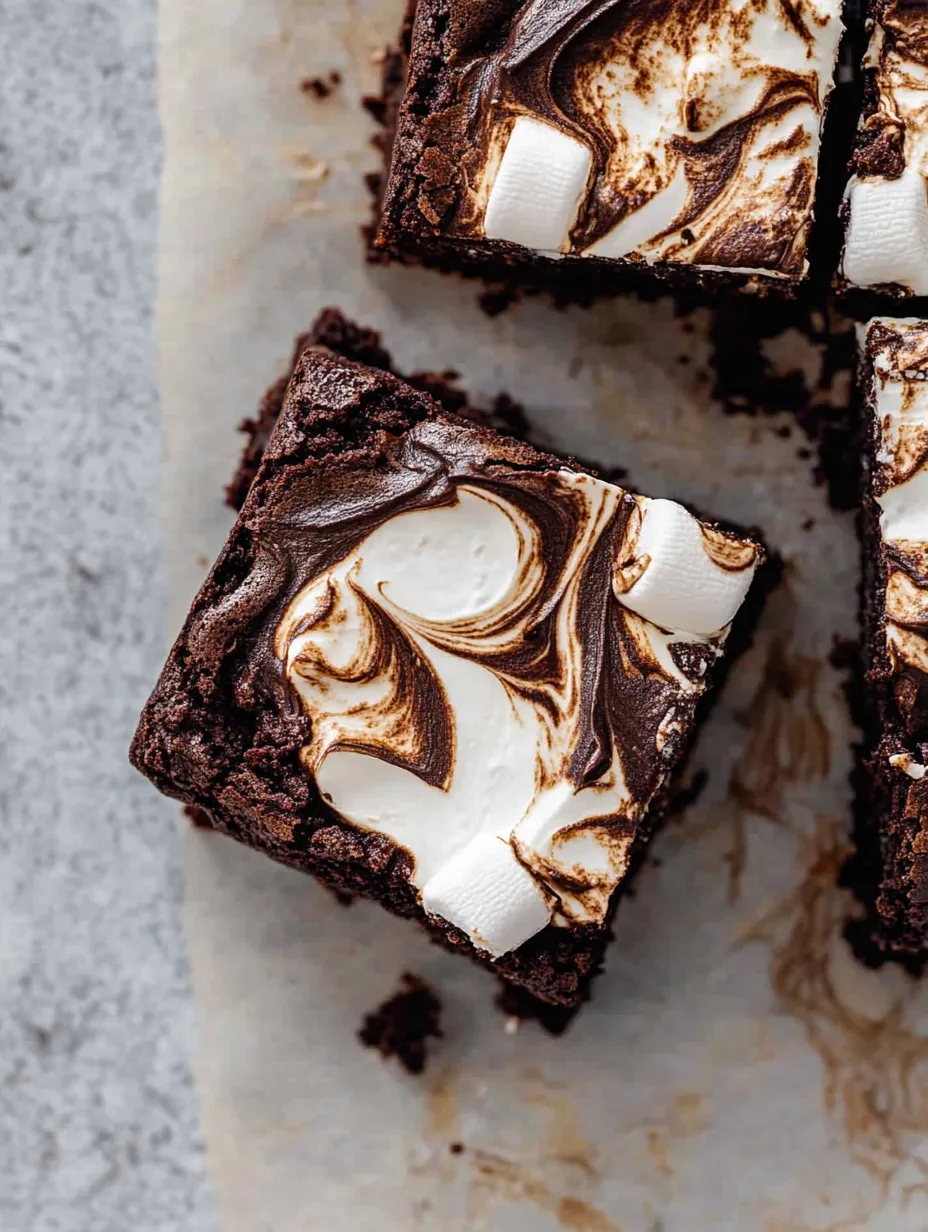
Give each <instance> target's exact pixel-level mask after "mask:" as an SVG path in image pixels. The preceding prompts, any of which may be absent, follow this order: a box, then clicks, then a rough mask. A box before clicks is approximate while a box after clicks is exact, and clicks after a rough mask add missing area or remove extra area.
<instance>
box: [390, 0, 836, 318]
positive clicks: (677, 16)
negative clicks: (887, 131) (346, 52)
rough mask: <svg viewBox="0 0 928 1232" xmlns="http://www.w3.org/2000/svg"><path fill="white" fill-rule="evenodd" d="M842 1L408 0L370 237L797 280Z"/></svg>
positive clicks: (536, 276)
mask: <svg viewBox="0 0 928 1232" xmlns="http://www.w3.org/2000/svg"><path fill="white" fill-rule="evenodd" d="M842 9H843V0H814V2H812V3H809V4H806V5H803V6H796V5H784V4H781V3H780V2H779V0H762V2H759V3H757V4H751V5H744V4H741V3H736V2H734V0H700V2H699V3H669V2H667V0H652V2H651V3H647V2H645V3H641V4H635V5H619V4H615V3H612V2H610V0H598V2H596V0H594V2H592V3H589V2H588V3H583V2H582V0H573V2H572V3H567V4H554V3H550V2H549V0H495V2H494V3H479V4H478V3H474V2H467V0H463V2H462V0H417V2H415V3H414V4H413V6H412V11H413V12H414V21H413V22H412V23H410V21H409V20H408V19H407V23H406V26H405V28H404V31H403V40H404V45H405V47H406V48H407V49H408V63H407V71H406V73H405V92H404V93H403V85H404V74H403V73H401V72H400V71H399V62H398V60H397V58H396V57H391V59H390V61H389V73H388V75H387V83H386V96H385V99H384V101H383V104H382V106H381V108H380V112H381V115H382V118H383V120H384V122H385V124H386V126H387V139H386V141H385V148H386V151H387V156H388V159H389V160H390V170H389V175H388V177H387V179H386V184H385V190H384V192H383V194H382V200H381V203H380V217H379V227H378V230H377V234H376V239H375V247H376V249H377V250H378V251H379V252H380V253H382V254H384V255H386V256H388V257H391V258H394V259H399V260H407V261H408V260H414V261H420V262H422V263H424V264H429V265H437V266H439V267H441V268H444V269H458V270H461V271H463V272H466V273H478V274H482V275H484V276H485V277H488V278H493V279H503V280H505V281H507V282H510V283H511V282H514V281H523V282H525V283H526V284H532V285H550V286H552V287H553V288H554V289H555V290H557V291H558V292H559V293H560V294H562V295H563V294H565V288H568V290H567V291H566V294H567V295H569V294H570V291H569V288H570V287H573V288H574V289H576V291H577V294H578V297H579V296H581V295H584V294H588V293H602V292H608V291H610V290H617V289H621V288H622V287H625V286H628V285H633V286H634V285H636V284H640V283H641V281H642V279H645V280H647V281H653V280H654V279H655V278H657V279H659V280H663V281H664V282H667V283H668V284H671V285H678V284H681V283H696V284H700V285H707V286H713V287H717V286H725V285H730V284H735V285H748V286H750V288H751V289H753V290H766V289H769V288H771V287H777V288H779V289H781V290H782V291H785V292H787V293H789V292H791V291H793V290H795V287H796V285H797V284H798V283H799V282H801V281H802V279H803V278H804V277H805V276H806V274H807V271H808V241H809V232H810V228H811V225H812V221H813V209H814V201H815V191H816V177H817V172H818V163H819V147H820V142H821V133H822V128H823V125H824V121H825V115H826V110H827V102H828V97H829V94H830V92H831V89H832V86H833V77H834V71H835V64H836V60H837V55H838V48H839V43H840V40H841V35H842V31H843V26H842V21H841V16H842ZM401 94H402V101H401V102H400V101H399V99H400V95H401Z"/></svg>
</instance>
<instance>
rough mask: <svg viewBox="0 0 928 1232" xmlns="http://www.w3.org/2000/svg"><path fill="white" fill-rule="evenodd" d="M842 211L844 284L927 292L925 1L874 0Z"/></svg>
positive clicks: (927, 8)
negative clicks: (860, 107) (857, 124)
mask: <svg viewBox="0 0 928 1232" xmlns="http://www.w3.org/2000/svg"><path fill="white" fill-rule="evenodd" d="M868 24H869V30H870V43H869V47H868V49H867V53H866V55H865V57H864V62H863V67H864V73H863V77H864V104H863V113H862V117H861V122H860V127H859V129H858V133H857V141H856V146H855V150H854V155H853V158H852V160H851V178H850V180H849V182H848V186H847V192H846V195H845V201H844V205H843V208H842V217H843V220H844V224H845V228H846V230H845V248H844V257H843V262H842V270H841V272H842V278H843V281H844V285H845V288H847V287H866V288H873V289H874V290H877V291H883V292H888V293H892V294H894V295H903V296H912V295H928V184H926V174H928V5H926V4H923V3H912V0H870V4H869V22H868Z"/></svg>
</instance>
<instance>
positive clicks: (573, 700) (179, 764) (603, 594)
mask: <svg viewBox="0 0 928 1232" xmlns="http://www.w3.org/2000/svg"><path fill="white" fill-rule="evenodd" d="M367 341H368V343H370V344H371V345H373V346H376V345H377V343H376V340H375V338H374V336H372V335H371V336H369V337H368V339H367ZM374 357H375V358H376V355H375V356H374ZM762 555H763V553H762V550H761V548H760V546H759V545H758V544H757V543H756V542H755V541H754V540H753V539H752V538H750V537H745V536H740V535H737V534H735V533H733V532H731V531H728V530H722V529H720V528H719V527H717V526H713V525H710V524H706V523H702V522H699V521H698V520H697V519H696V518H694V517H693V516H692V515H691V514H689V513H688V512H687V511H686V510H685V509H683V508H682V507H681V506H679V505H676V504H675V503H674V502H671V501H664V500H653V501H652V500H648V499H647V498H645V497H642V496H638V495H633V494H631V493H629V492H626V491H624V490H623V489H622V488H620V487H617V486H616V485H614V484H611V483H607V482H605V481H603V480H601V479H598V478H596V477H595V476H594V475H593V474H590V473H587V472H584V471H583V470H581V469H580V468H579V467H578V466H577V465H576V464H572V463H571V462H570V461H568V460H564V459H561V458H557V457H554V456H552V455H549V454H544V453H541V452H539V451H538V450H536V449H534V448H532V447H531V446H530V445H528V444H526V443H525V442H523V441H519V440H516V439H514V438H511V437H506V436H503V435H501V434H499V433H497V432H495V431H493V430H492V429H490V428H488V427H486V426H484V425H482V424H479V423H477V422H475V421H474V420H473V419H469V418H467V417H466V416H464V415H457V414H454V413H452V412H449V411H447V410H444V409H442V407H441V406H440V405H439V404H438V403H437V402H436V401H435V400H434V399H433V398H432V397H431V396H430V395H429V394H427V393H424V392H422V391H420V390H416V389H414V388H413V387H411V386H410V385H408V384H406V383H404V382H402V381H400V380H399V379H398V378H397V377H395V376H393V375H392V374H390V373H388V372H386V371H383V370H380V369H377V368H373V367H370V366H368V365H364V364H359V363H356V362H351V361H349V360H347V359H345V358H343V357H341V356H338V355H336V354H335V353H334V352H333V351H330V350H327V349H325V348H321V347H317V346H310V347H308V348H307V349H306V350H304V351H303V352H302V354H301V356H300V358H299V360H298V362H297V364H296V368H295V371H294V373H293V375H292V378H291V379H290V381H289V384H288V388H287V390H286V394H285V396H284V397H283V401H282V407H281V409H280V413H279V417H278V418H277V422H276V424H275V426H274V427H273V430H272V431H271V432H270V435H269V438H268V439H267V441H266V444H265V445H264V448H263V456H262V457H261V461H260V465H259V467H258V470H257V475H256V477H255V479H254V482H253V483H252V484H251V487H250V491H249V492H248V495H247V498H246V500H245V502H244V505H243V508H242V512H241V514H240V516H239V519H238V521H237V523H236V525H235V527H234V529H233V531H232V533H231V535H230V538H229V541H228V543H227V544H226V547H225V548H224V550H223V552H222V554H221V555H220V557H219V560H218V561H217V563H216V565H215V566H214V568H213V569H212V571H211V573H210V575H209V577H208V578H207V581H206V583H205V584H204V586H203V588H202V590H201V591H200V594H199V595H198V596H197V598H196V600H195V601H194V604H193V607H192V609H191V612H190V615H189V617H188V619H187V621H186V623H185V626H184V629H183V631H182V632H181V634H180V637H179V638H178V640H177V643H176V644H175V646H174V648H173V650H172V652H171V655H170V657H169V659H168V663H167V665H166V667H165V669H164V672H163V674H162V676H161V679H160V681H159V683H158V685H157V687H156V689H155V692H154V693H153V695H152V697H151V699H150V700H149V702H148V704H147V705H146V707H145V710H144V712H143V714H142V717H141V721H140V724H139V728H138V731H137V733H136V736H135V739H134V741H133V745H132V759H133V761H134V763H135V764H136V766H137V767H138V768H139V769H140V770H141V771H142V772H143V773H145V774H146V775H147V776H148V777H149V778H151V779H152V781H153V782H154V783H155V784H156V785H157V786H158V787H160V788H161V789H162V790H163V791H165V792H166V793H167V794H169V795H172V796H175V797H177V798H179V799H182V800H184V801H185V802H186V803H188V804H192V805H195V806H197V807H199V808H202V809H205V810H206V811H207V812H208V813H209V814H210V816H211V817H212V819H213V821H214V822H215V824H216V825H217V827H218V828H220V829H222V830H224V831H226V832H228V833H229V834H231V835H233V836H234V837H236V838H239V839H240V840H242V841H244V842H246V843H248V844H250V845H251V846H254V847H256V848H259V849H261V850H263V851H265V852H266V853H267V854H269V855H271V856H273V857H274V858H276V859H278V860H281V861H282V862H284V863H287V864H290V865H292V866H295V867H297V868H301V869H304V870H306V871H308V872H311V873H313V874H315V876H316V877H318V878H319V879H320V880H322V881H324V882H325V883H326V884H328V885H330V886H332V887H334V888H336V889H338V890H342V891H347V892H350V893H363V894H367V895H369V896H371V897H373V898H375V899H377V900H378V901H380V902H381V903H382V904H383V905H384V906H385V907H387V908H388V909H390V910H392V911H394V912H396V913H398V914H400V915H404V916H412V917H415V918H417V919H418V920H419V921H420V922H421V923H422V924H424V925H425V926H426V927H427V928H428V929H429V930H430V931H431V932H432V934H433V936H435V937H436V939H439V940H442V941H443V942H445V943H446V944H448V945H450V946H453V947H456V948H458V949H461V950H463V951H466V952H468V953H470V954H471V955H472V956H473V957H475V958H476V959H478V960H479V961H480V962H482V963H484V964H485V965H487V966H488V967H490V968H491V969H493V970H494V971H496V972H497V974H499V975H500V976H502V977H503V978H504V979H506V980H508V981H510V982H511V983H513V984H516V985H519V986H521V987H523V988H525V989H527V990H528V991H529V992H531V993H532V994H533V995H534V996H537V997H539V998H541V999H542V1000H544V1001H547V1002H549V1003H551V1004H554V1005H562V1006H570V1005H574V1004H577V1003H578V1002H579V1001H580V1000H581V999H582V998H583V996H584V993H585V990H586V986H587V984H588V982H589V979H590V977H591V975H592V974H593V973H594V972H595V970H596V969H597V967H598V965H599V962H600V960H601V956H602V952H603V949H604V947H605V944H606V941H607V939H608V936H609V925H610V921H611V917H612V913H613V911H614V909H615V906H616V903H617V901H618V898H619V897H620V895H621V893H622V891H623V889H624V888H625V887H626V886H627V884H628V879H629V877H630V875H631V873H632V872H633V870H634V868H635V867H636V865H637V864H638V863H639V862H640V859H641V856H642V853H643V851H644V849H645V846H646V844H647V841H648V839H649V837H650V835H651V833H652V832H653V830H654V827H655V825H656V824H657V822H658V821H659V819H660V817H661V814H662V810H663V808H664V807H665V801H666V789H667V783H668V780H669V777H670V775H671V773H672V771H673V770H674V768H675V767H676V766H677V765H678V764H679V763H680V760H681V758H682V757H683V755H684V753H685V751H686V749H687V748H688V746H689V744H690V742H691V740H692V738H693V735H694V732H695V730H696V729H697V727H698V724H699V721H700V718H701V714H702V711H701V709H700V707H699V703H700V699H702V698H703V697H704V696H705V695H706V693H707V690H708V687H709V684H710V680H711V676H712V674H713V669H714V668H715V666H716V665H717V664H719V662H720V660H721V658H722V655H723V650H724V645H725V641H726V638H727V635H728V631H729V627H730V623H731V621H732V619H733V618H734V616H735V614H736V612H737V611H738V609H739V608H740V606H741V603H742V601H743V599H744V598H745V595H746V594H747V591H748V588H749V586H750V583H751V580H752V577H753V575H754V572H755V569H756V567H757V566H758V564H759V563H760V561H761V558H762Z"/></svg>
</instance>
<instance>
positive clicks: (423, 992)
mask: <svg viewBox="0 0 928 1232" xmlns="http://www.w3.org/2000/svg"><path fill="white" fill-rule="evenodd" d="M401 984H402V991H400V992H398V993H396V994H395V995H394V996H392V997H390V999H389V1000H388V1001H385V1002H384V1003H383V1005H381V1006H379V1007H378V1008H377V1009H376V1010H374V1011H373V1013H370V1014H366V1015H365V1017H364V1022H363V1023H362V1025H361V1030H360V1031H359V1032H358V1038H359V1039H360V1040H361V1043H362V1044H364V1045H365V1047H367V1048H376V1049H378V1051H379V1052H380V1055H381V1056H382V1057H396V1058H397V1060H398V1061H399V1062H400V1063H401V1064H402V1065H403V1066H405V1068H406V1069H408V1070H409V1072H410V1073H411V1074H421V1073H422V1071H423V1070H424V1069H425V1065H426V1061H427V1060H428V1056H427V1050H426V1044H427V1041H428V1039H429V1038H430V1037H431V1038H434V1039H440V1038H441V1034H442V1031H441V1026H440V1019H441V1002H440V1001H439V999H438V997H437V996H436V995H435V993H434V992H433V991H432V989H431V988H430V987H429V986H428V984H426V982H425V980H421V979H419V977H418V976H416V975H411V974H410V973H409V972H408V971H407V972H406V974H405V975H404V976H403V978H402V980H401Z"/></svg>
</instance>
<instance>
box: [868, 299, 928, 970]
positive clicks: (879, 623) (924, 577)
mask: <svg viewBox="0 0 928 1232" xmlns="http://www.w3.org/2000/svg"><path fill="white" fill-rule="evenodd" d="M861 388H862V391H863V396H864V399H865V402H866V406H867V411H868V414H867V428H868V438H867V449H866V458H865V485H864V494H863V512H862V543H863V566H864V581H863V587H862V602H863V627H864V650H865V655H864V658H865V670H866V675H865V679H864V699H863V701H864V705H863V720H864V725H865V750H864V760H863V764H862V774H861V780H862V791H861V796H860V800H859V802H858V803H859V809H858V821H857V832H858V833H857V838H858V848H859V850H858V855H857V858H856V860H855V865H856V869H855V873H854V876H853V878H852V880H853V881H854V883H855V886H856V888H858V890H860V889H861V888H862V890H863V893H862V897H863V898H864V900H865V901H866V902H867V905H868V906H869V907H870V909H871V921H870V922H871V924H872V925H874V926H875V928H874V929H873V932H874V935H875V941H876V944H877V947H878V949H879V950H880V951H881V952H882V954H883V955H885V956H886V957H897V958H901V959H903V960H905V961H912V960H914V959H918V958H919V957H928V777H926V766H928V321H917V320H893V319H890V318H888V317H878V318H876V319H874V320H873V321H871V322H870V323H869V325H867V326H866V327H863V328H862V329H861Z"/></svg>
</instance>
